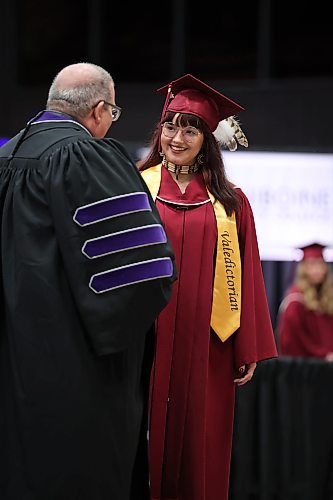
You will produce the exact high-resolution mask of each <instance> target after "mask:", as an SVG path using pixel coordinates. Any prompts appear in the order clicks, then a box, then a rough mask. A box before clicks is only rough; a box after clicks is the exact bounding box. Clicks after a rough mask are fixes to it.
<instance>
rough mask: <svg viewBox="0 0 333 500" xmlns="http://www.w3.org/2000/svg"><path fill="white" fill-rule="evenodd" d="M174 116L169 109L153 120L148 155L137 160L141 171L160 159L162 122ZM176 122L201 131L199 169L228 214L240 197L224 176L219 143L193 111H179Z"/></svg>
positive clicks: (208, 186) (235, 207)
mask: <svg viewBox="0 0 333 500" xmlns="http://www.w3.org/2000/svg"><path fill="white" fill-rule="evenodd" d="M174 116H175V113H173V112H170V111H168V112H167V113H166V115H165V117H164V118H163V120H162V121H161V122H160V121H159V122H158V123H157V124H156V127H155V130H154V131H153V134H152V137H151V141H150V144H149V146H148V150H149V151H148V155H147V156H146V157H145V158H144V159H142V160H139V161H138V163H137V166H138V169H139V170H140V171H143V170H146V169H147V168H150V167H153V166H155V165H158V164H159V163H161V155H160V152H161V147H160V136H161V125H162V124H163V123H164V122H171V121H172V120H173V118H174ZM176 124H177V125H178V126H181V127H187V126H188V125H191V126H192V127H196V128H197V129H199V130H201V131H202V133H203V135H204V141H203V144H202V148H201V151H200V153H201V154H202V155H203V163H202V165H201V166H200V171H201V172H202V175H203V178H204V181H205V184H206V186H207V189H208V190H209V192H210V193H212V195H213V196H214V197H215V199H217V200H218V201H219V202H220V203H222V205H223V206H224V208H225V211H226V213H227V214H228V215H229V216H230V215H231V214H232V213H233V212H237V211H238V210H239V206H240V197H239V196H238V194H237V192H236V191H235V189H234V186H233V184H232V183H231V182H230V181H229V180H228V179H227V175H226V171H225V167H224V163H223V159H222V155H221V150H220V147H219V145H218V143H217V141H216V139H215V137H214V135H213V134H212V132H211V131H210V129H209V128H208V126H207V125H206V123H205V122H204V121H203V120H201V119H200V118H198V117H196V116H194V115H189V114H180V115H179V116H178V118H177V121H176Z"/></svg>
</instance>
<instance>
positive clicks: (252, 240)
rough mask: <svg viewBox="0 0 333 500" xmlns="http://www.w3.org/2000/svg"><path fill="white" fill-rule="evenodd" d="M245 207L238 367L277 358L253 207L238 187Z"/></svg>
mask: <svg viewBox="0 0 333 500" xmlns="http://www.w3.org/2000/svg"><path fill="white" fill-rule="evenodd" d="M237 192H238V194H239V195H240V197H241V209H240V211H239V213H238V214H237V229H238V238H239V248H240V254H241V260H242V310H241V324H240V327H239V329H238V330H237V331H236V332H235V334H234V364H235V368H236V370H237V369H238V368H239V367H240V366H242V365H244V364H248V363H251V362H258V361H261V360H264V359H269V358H275V357H277V355H278V353H277V347H276V343H275V338H274V333H273V327H272V322H271V317H270V313H269V308H268V303H267V296H266V289H265V283H264V278H263V273H262V267H261V261H260V255H259V249H258V241H257V234H256V229H255V222H254V218H253V212H252V208H251V206H250V203H249V200H248V199H247V197H246V195H245V194H244V193H243V192H242V190H240V189H239V188H237Z"/></svg>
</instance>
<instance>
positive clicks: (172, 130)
mask: <svg viewBox="0 0 333 500" xmlns="http://www.w3.org/2000/svg"><path fill="white" fill-rule="evenodd" d="M179 130H180V131H181V134H182V136H183V139H184V141H186V142H188V143H191V142H194V141H195V140H196V139H197V138H198V137H199V135H200V134H202V132H201V131H200V130H199V129H197V128H195V127H191V126H188V127H184V128H183V127H177V125H174V124H173V123H172V122H164V123H163V126H162V132H163V135H165V137H168V138H169V139H172V138H173V137H175V135H176V134H177V133H178V131H179Z"/></svg>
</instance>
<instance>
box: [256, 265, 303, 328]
mask: <svg viewBox="0 0 333 500" xmlns="http://www.w3.org/2000/svg"><path fill="white" fill-rule="evenodd" d="M261 265H262V270H263V275H264V280H265V286H266V294H267V300H268V306H269V310H270V314H271V319H272V324H273V328H274V330H275V329H276V321H277V316H278V310H279V306H280V303H281V301H282V299H283V296H284V293H285V292H286V290H287V288H288V287H289V285H290V284H291V283H292V281H293V279H294V275H295V270H296V265H297V262H294V261H290V262H284V261H283V262H282V261H262V262H261Z"/></svg>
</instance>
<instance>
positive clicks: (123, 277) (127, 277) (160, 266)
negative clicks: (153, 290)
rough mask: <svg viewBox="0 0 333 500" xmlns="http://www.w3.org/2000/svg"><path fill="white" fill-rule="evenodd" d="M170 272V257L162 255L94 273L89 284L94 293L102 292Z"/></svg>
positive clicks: (166, 274) (166, 275)
mask: <svg viewBox="0 0 333 500" xmlns="http://www.w3.org/2000/svg"><path fill="white" fill-rule="evenodd" d="M172 274H173V265H172V261H171V259H170V257H162V258H160V259H152V260H146V261H142V262H136V263H134V264H129V265H127V266H122V267H117V268H116V269H110V270H108V271H104V272H103V273H98V274H94V275H93V276H92V277H91V279H90V283H89V286H90V288H91V289H92V290H93V291H94V292H95V293H103V292H108V291H111V290H115V289H117V288H121V287H123V286H128V285H134V284H135V283H141V282H143V281H149V280H154V279H157V278H167V277H170V276H172Z"/></svg>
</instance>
